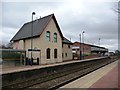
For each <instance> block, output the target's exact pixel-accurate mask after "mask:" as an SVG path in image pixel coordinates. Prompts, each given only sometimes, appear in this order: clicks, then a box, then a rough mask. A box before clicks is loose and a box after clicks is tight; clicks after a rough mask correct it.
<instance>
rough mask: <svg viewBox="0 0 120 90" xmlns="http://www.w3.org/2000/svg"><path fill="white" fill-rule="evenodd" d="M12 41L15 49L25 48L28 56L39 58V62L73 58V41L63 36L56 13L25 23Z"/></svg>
mask: <svg viewBox="0 0 120 90" xmlns="http://www.w3.org/2000/svg"><path fill="white" fill-rule="evenodd" d="M32 30H33V31H32ZM11 41H13V49H17V50H25V51H26V57H27V58H31V57H32V58H33V59H36V58H39V64H50V63H57V62H62V61H63V60H68V59H72V42H71V41H69V40H68V39H66V38H65V37H64V36H63V34H62V32H61V30H60V27H59V25H58V23H57V20H56V18H55V16H54V14H51V15H48V16H45V17H42V18H40V19H37V20H34V21H33V22H27V23H25V24H24V25H23V26H22V27H21V28H20V30H19V31H18V32H17V33H16V34H15V36H14V37H13V38H12V39H11ZM66 47H68V48H66ZM31 52H32V54H31Z"/></svg>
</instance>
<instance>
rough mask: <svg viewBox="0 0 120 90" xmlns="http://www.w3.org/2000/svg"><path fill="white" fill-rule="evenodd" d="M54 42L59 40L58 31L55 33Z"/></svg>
mask: <svg viewBox="0 0 120 90" xmlns="http://www.w3.org/2000/svg"><path fill="white" fill-rule="evenodd" d="M54 42H57V33H54Z"/></svg>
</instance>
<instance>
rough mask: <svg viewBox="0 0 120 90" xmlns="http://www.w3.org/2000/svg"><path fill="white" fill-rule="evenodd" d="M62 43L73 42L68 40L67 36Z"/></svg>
mask: <svg viewBox="0 0 120 90" xmlns="http://www.w3.org/2000/svg"><path fill="white" fill-rule="evenodd" d="M62 43H66V44H73V43H72V42H71V41H70V40H68V39H67V38H65V37H64V38H63V40H62Z"/></svg>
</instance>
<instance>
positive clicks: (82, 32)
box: [82, 31, 85, 59]
mask: <svg viewBox="0 0 120 90" xmlns="http://www.w3.org/2000/svg"><path fill="white" fill-rule="evenodd" d="M84 33H85V31H83V32H82V39H83V59H84Z"/></svg>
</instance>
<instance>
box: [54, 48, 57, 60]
mask: <svg viewBox="0 0 120 90" xmlns="http://www.w3.org/2000/svg"><path fill="white" fill-rule="evenodd" d="M54 58H57V49H54Z"/></svg>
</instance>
